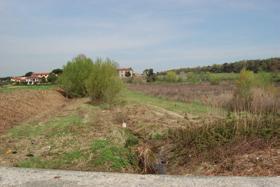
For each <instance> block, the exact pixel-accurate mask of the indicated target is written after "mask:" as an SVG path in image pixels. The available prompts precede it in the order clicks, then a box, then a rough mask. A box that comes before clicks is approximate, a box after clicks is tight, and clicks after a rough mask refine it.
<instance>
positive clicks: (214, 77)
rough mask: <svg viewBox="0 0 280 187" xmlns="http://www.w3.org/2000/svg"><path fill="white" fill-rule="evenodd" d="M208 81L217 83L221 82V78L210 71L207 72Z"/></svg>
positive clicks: (213, 83)
mask: <svg viewBox="0 0 280 187" xmlns="http://www.w3.org/2000/svg"><path fill="white" fill-rule="evenodd" d="M209 82H210V84H212V85H219V84H220V82H221V79H220V78H219V77H218V76H217V75H215V74H212V73H211V74H209Z"/></svg>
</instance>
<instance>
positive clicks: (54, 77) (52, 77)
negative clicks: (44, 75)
mask: <svg viewBox="0 0 280 187" xmlns="http://www.w3.org/2000/svg"><path fill="white" fill-rule="evenodd" d="M56 81H57V75H56V74H54V73H50V74H49V76H48V82H50V83H52V84H54V83H56Z"/></svg>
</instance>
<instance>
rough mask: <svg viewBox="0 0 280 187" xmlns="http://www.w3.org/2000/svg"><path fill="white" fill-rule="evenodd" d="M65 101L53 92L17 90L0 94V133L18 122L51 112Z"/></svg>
mask: <svg viewBox="0 0 280 187" xmlns="http://www.w3.org/2000/svg"><path fill="white" fill-rule="evenodd" d="M66 101H67V100H66V99H65V98H64V97H63V96H62V95H61V94H59V93H58V92H56V91H54V90H43V91H42V90H40V91H39V90H19V91H15V92H12V93H0V133H2V132H3V131H4V130H5V129H7V128H10V127H12V126H14V125H16V124H17V123H19V122H22V121H24V120H27V119H30V118H32V117H35V116H37V115H42V114H47V113H49V112H53V111H55V110H57V109H59V108H60V107H62V106H64V105H65V103H66Z"/></svg>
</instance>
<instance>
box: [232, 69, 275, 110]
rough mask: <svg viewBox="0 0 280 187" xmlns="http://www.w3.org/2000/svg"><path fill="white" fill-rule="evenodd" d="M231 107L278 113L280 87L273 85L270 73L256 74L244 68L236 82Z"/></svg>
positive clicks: (233, 108)
mask: <svg viewBox="0 0 280 187" xmlns="http://www.w3.org/2000/svg"><path fill="white" fill-rule="evenodd" d="M236 86H237V88H236V91H235V93H234V97H233V99H232V101H231V102H230V108H231V109H232V110H234V111H250V112H253V113H278V112H279V108H280V96H279V94H278V93H279V89H278V88H276V87H273V86H272V81H271V75H270V74H268V73H260V74H256V75H255V74H254V73H253V72H251V71H246V70H242V71H241V73H240V78H239V80H238V81H237V84H236Z"/></svg>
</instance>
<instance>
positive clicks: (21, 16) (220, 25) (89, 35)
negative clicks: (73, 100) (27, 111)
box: [0, 0, 280, 77]
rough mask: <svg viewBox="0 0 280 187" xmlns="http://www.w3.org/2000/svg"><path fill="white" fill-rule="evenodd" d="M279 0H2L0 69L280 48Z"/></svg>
mask: <svg viewBox="0 0 280 187" xmlns="http://www.w3.org/2000/svg"><path fill="white" fill-rule="evenodd" d="M279 12H280V1H279V0H141V1H140V0H0V77H1V76H14V75H23V74H25V73H26V72H29V71H34V72H46V71H51V70H52V69H55V68H62V67H63V65H64V64H66V63H67V62H68V61H69V60H71V59H73V58H74V57H75V56H77V55H79V54H85V55H86V56H88V57H90V58H92V59H95V58H97V57H102V58H106V57H108V58H111V59H113V60H115V61H116V62H118V64H119V65H120V67H132V68H133V69H134V70H136V71H137V72H142V71H143V70H144V69H146V68H154V70H155V71H162V70H167V69H170V68H181V67H194V66H203V65H210V64H215V63H216V64H221V63H225V62H232V61H237V60H244V59H260V58H261V59H263V58H270V57H279V56H280V14H279Z"/></svg>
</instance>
